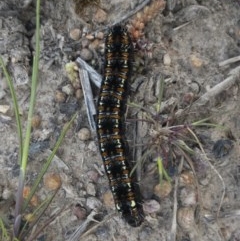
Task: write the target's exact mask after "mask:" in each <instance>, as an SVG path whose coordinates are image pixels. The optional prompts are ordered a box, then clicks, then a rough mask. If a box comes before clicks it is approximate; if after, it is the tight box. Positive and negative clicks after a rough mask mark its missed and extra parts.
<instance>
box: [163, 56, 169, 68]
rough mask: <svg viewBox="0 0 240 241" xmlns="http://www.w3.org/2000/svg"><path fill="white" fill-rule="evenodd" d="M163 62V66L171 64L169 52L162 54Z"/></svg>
mask: <svg viewBox="0 0 240 241" xmlns="http://www.w3.org/2000/svg"><path fill="white" fill-rule="evenodd" d="M163 64H164V65H165V66H170V65H171V58H170V55H169V54H164V56H163Z"/></svg>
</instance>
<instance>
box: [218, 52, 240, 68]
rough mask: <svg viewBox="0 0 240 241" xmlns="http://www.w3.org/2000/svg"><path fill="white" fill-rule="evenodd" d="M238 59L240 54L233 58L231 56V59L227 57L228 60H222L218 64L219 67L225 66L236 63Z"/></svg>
mask: <svg viewBox="0 0 240 241" xmlns="http://www.w3.org/2000/svg"><path fill="white" fill-rule="evenodd" d="M237 61H240V55H239V56H236V57H233V58H230V59H227V60H224V61H222V62H220V63H219V64H218V65H219V67H223V66H225V65H228V64H232V63H235V62H237Z"/></svg>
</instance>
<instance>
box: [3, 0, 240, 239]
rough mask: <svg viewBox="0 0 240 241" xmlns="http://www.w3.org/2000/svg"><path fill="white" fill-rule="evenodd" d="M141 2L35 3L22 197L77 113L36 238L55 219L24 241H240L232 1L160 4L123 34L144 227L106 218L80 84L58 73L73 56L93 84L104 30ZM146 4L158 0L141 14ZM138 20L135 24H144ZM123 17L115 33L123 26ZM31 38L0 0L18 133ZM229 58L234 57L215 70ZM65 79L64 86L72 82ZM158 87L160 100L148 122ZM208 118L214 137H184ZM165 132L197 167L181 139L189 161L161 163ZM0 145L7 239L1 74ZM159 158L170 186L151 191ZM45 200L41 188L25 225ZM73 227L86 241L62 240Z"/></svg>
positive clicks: (9, 137)
mask: <svg viewBox="0 0 240 241" xmlns="http://www.w3.org/2000/svg"><path fill="white" fill-rule="evenodd" d="M158 1H159V0H158ZM142 2H143V1H141V0H134V1H127V0H121V1H116V0H111V1H110V0H100V1H87V0H86V1H82V2H81V1H73V0H69V1H65V0H52V1H46V0H43V1H41V58H40V70H39V71H40V72H39V83H38V89H37V102H36V106H35V117H34V118H35V119H34V123H33V124H32V125H33V130H32V137H31V147H30V155H29V164H28V168H27V180H26V186H31V185H32V183H33V181H34V180H35V179H36V177H37V174H38V173H39V172H40V170H41V168H42V166H43V164H44V162H45V161H46V158H47V157H48V156H49V155H50V154H51V150H52V149H53V146H54V144H55V143H56V140H57V138H58V137H59V135H60V132H61V130H62V129H63V127H64V125H65V124H66V123H67V121H69V120H70V118H71V116H72V115H73V114H74V113H76V112H77V113H78V117H77V119H76V120H75V122H74V124H73V126H72V127H71V128H70V130H69V131H68V133H67V135H66V137H65V139H64V141H63V144H62V145H61V147H60V149H59V150H58V152H57V155H56V156H55V157H54V160H53V162H52V164H51V166H50V168H49V170H48V173H49V175H50V176H51V174H58V175H60V177H61V182H62V185H61V188H60V190H59V192H58V193H57V195H56V197H55V198H54V200H53V202H52V203H51V205H50V206H49V208H48V211H47V213H46V214H44V215H43V217H42V218H41V220H40V223H39V225H38V227H40V226H41V225H44V224H46V223H47V221H48V219H49V218H50V217H51V215H53V214H55V213H56V212H58V211H60V214H59V215H58V216H57V218H56V219H55V220H54V221H53V222H51V224H49V225H47V227H46V228H45V229H44V230H43V231H41V233H40V234H39V235H38V238H37V239H35V240H39V241H40V240H41V241H51V240H54V241H63V240H85V241H86V240H115V241H117V240H119V241H123V240H130V241H131V240H149V241H155V240H161V241H164V240H179V241H180V240H182V241H183V240H191V241H193V240H194V241H195V240H199V241H200V240H201V241H211V240H214V241H217V240H219V241H220V240H228V241H237V240H240V231H239V226H240V145H239V141H240V115H239V113H240V98H239V97H240V91H239V81H240V70H239V60H240V58H239V56H240V14H239V13H240V1H239V0H231V1H229V0H211V1H208V0H169V1H167V4H166V7H165V9H164V10H163V11H162V10H158V9H157V10H156V13H155V12H153V13H152V14H153V16H152V17H150V18H149V19H147V20H146V19H145V20H142V21H143V22H144V26H143V29H142V30H141V31H140V32H141V33H142V35H139V32H138V31H137V30H136V32H134V31H133V33H136V36H135V40H134V41H135V58H134V63H133V65H134V66H133V71H132V80H131V83H130V85H129V88H130V89H131V91H129V95H130V97H129V101H131V102H132V103H134V106H133V105H129V107H128V110H127V113H126V130H127V131H126V137H127V140H128V143H129V151H130V153H133V154H131V156H135V158H133V159H134V160H139V159H141V157H144V156H146V155H145V154H146V153H148V157H147V158H146V160H145V163H144V165H142V168H138V169H139V170H138V178H139V179H140V180H139V184H140V189H141V193H142V196H143V206H144V211H145V221H144V223H143V224H142V225H141V226H140V227H137V228H133V227H130V226H129V225H128V224H127V223H126V222H125V221H124V220H123V219H122V218H121V216H120V215H119V214H118V213H117V212H116V209H115V207H114V203H113V201H112V196H111V192H110V191H109V190H110V189H109V184H108V180H107V177H106V175H105V172H104V167H103V163H102V160H101V156H100V154H99V150H98V143H97V139H96V133H95V131H93V130H91V129H90V126H89V122H88V118H87V109H86V104H85V102H84V98H83V92H82V89H81V86H80V84H79V83H80V82H77V83H76V82H74V80H73V81H71V77H72V75H71V73H72V72H70V74H69V73H67V71H66V68H65V65H66V64H67V63H70V62H71V61H75V60H76V58H77V57H79V56H80V57H81V58H82V59H84V60H85V61H86V62H87V63H88V64H89V65H90V66H92V67H93V68H94V69H95V70H96V71H97V72H98V73H99V74H102V73H103V63H104V34H106V32H107V27H110V26H112V24H114V23H117V22H119V21H120V20H121V19H122V18H123V17H124V16H126V15H128V14H129V13H131V12H132V11H133V10H134V9H136V8H137V6H139V5H140V4H141V3H142ZM153 2H157V1H156V0H155V1H151V3H150V4H152V3H153ZM160 2H161V1H160ZM75 5H76V6H77V7H76V6H75ZM145 11H147V10H146V9H145ZM140 12H141V10H140ZM141 14H142V15H140V16H141V17H140V22H141V19H144V13H143V12H142V13H141ZM154 14H155V15H154ZM134 17H136V16H131V17H128V18H127V19H126V21H125V22H124V23H122V24H126V25H128V26H129V25H131V24H133V23H132V22H131V21H132V20H133V19H134ZM34 31H35V1H31V0H30V1H26V0H21V1H16V0H1V2H0V54H1V55H2V57H3V59H4V61H5V63H6V66H7V68H8V70H9V72H10V74H11V76H12V77H13V81H14V86H15V88H16V92H17V98H18V102H19V106H20V112H21V120H22V123H23V125H24V127H25V126H26V122H27V112H28V108H29V97H30V83H31V67H32V62H33V54H34V48H35V45H34V43H35V39H34V37H35V35H34ZM233 57H238V58H237V59H234V60H232V61H229V62H227V63H225V62H223V61H225V60H229V59H231V58H233ZM71 71H73V73H74V74H73V75H74V76H75V75H76V73H78V71H76V70H73V69H71ZM231 71H232V72H231ZM74 78H75V80H76V79H77V81H79V79H78V77H76V76H75V77H74ZM74 78H73V79H74ZM162 80H164V82H165V86H164V93H163V101H162V105H161V109H160V111H157V107H156V104H157V102H158V97H159V86H160V82H161V81H162ZM224 81H228V84H227V85H226V86H224V87H223V89H220V90H219V89H218V87H220V86H219V83H222V82H224ZM216 86H217V87H216ZM214 87H216V88H217V91H215V89H214ZM212 90H214V91H212ZM211 91H212V92H211ZM93 93H94V101H96V99H97V96H98V89H97V88H96V87H94V85H93ZM205 94H208V96H207V97H206V95H205ZM140 107H143V108H140ZM190 107H191V108H190ZM207 117H210V123H215V124H218V125H219V126H220V125H221V126H224V127H225V128H221V127H217V128H216V127H209V126H205V127H192V126H191V123H193V122H194V121H198V120H201V119H204V118H207ZM140 119H141V120H142V121H140ZM146 119H147V121H144V120H146ZM150 120H151V121H150ZM152 120H153V121H152ZM176 125H181V127H178V128H177V129H174V130H175V134H176V133H177V134H178V133H182V134H183V135H185V134H186V133H187V132H188V131H187V127H189V128H191V129H192V130H193V131H194V133H195V134H196V135H197V136H198V138H199V140H200V142H201V143H202V147H203V149H204V151H205V153H206V156H205V154H204V153H203V152H202V151H201V150H200V146H199V143H196V142H195V143H193V142H192V141H191V140H193V137H192V136H191V135H190V136H191V140H185V141H186V143H189V146H190V147H191V148H192V149H193V150H194V151H195V153H194V154H193V153H192V154H188V155H186V156H184V155H183V154H181V153H179V152H177V151H176V149H175V151H172V152H171V148H170V146H171V144H172V143H173V140H174V139H171V137H172V136H171V137H169V136H167V134H166V133H165V134H164V133H162V131H161V130H162V129H161V128H165V130H166V129H167V128H168V126H176ZM181 131H183V132H181ZM177 134H176V135H177ZM164 135H165V137H166V138H165V139H164V138H163V137H162V136H164ZM188 136H189V135H188ZM0 137H1V138H0V217H1V218H2V219H3V220H4V222H5V225H6V227H7V228H8V229H9V230H11V228H12V222H13V214H14V200H15V194H16V190H17V185H18V175H19V164H18V150H19V142H18V137H17V129H16V121H15V118H14V110H13V102H12V99H11V95H10V91H9V89H8V86H7V82H6V79H5V77H4V75H3V73H2V70H0ZM180 139H181V138H180ZM163 143H164V144H163ZM166 143H168V144H169V146H168V145H167V144H166ZM158 145H159V147H158ZM151 147H154V148H151ZM160 147H161V148H160ZM148 150H150V152H147V151H148ZM159 150H161V151H159ZM163 150H164V151H165V152H166V153H163V152H162V151H163ZM186 153H188V152H187V151H186ZM170 154H171V155H170ZM159 156H161V157H162V159H163V162H164V164H165V168H166V170H167V171H168V173H169V176H170V177H171V179H172V182H171V183H170V184H169V183H168V182H164V183H165V184H166V185H165V186H164V187H162V186H163V185H162V186H160V188H157V187H159V185H158V183H159V175H158V171H157V164H156V159H157V157H159ZM181 157H184V158H183V159H182V158H181ZM188 157H190V160H189V159H188ZM181 159H182V160H183V163H182V164H183V165H182V167H181V168H180V167H179V166H180V163H181ZM178 170H180V171H179V174H178ZM159 189H161V190H159ZM51 192H52V191H51V185H50V187H49V185H48V183H47V181H46V178H45V181H44V182H42V183H41V185H40V187H39V189H38V191H37V194H36V200H35V202H32V203H31V206H30V207H29V209H28V210H27V211H26V213H25V218H27V216H26V214H27V213H31V212H32V211H33V210H34V205H35V206H38V205H39V204H40V203H41V202H42V201H43V200H44V199H45V198H46V197H48V196H49V195H50V194H51ZM176 204H177V207H176V206H174V205H176ZM93 210H94V212H96V213H97V214H96V215H95V216H94V220H95V221H91V222H88V219H87V217H88V215H90V214H91V212H92V211H93ZM86 222H87V224H86ZM81 224H86V225H85V227H84V229H83V235H85V236H83V237H81V238H76V239H73V238H70V237H71V235H72V234H73V233H74V232H75V231H76V229H77V228H78V227H80V225H81ZM33 231H34V230H33ZM88 231H89V232H88ZM86 232H88V233H86ZM175 235H176V239H174V237H175Z"/></svg>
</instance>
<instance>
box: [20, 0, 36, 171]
mask: <svg viewBox="0 0 240 241" xmlns="http://www.w3.org/2000/svg"><path fill="white" fill-rule="evenodd" d="M35 50H36V52H35V56H34V58H33V73H32V83H31V96H30V106H29V111H28V121H27V129H26V135H25V139H24V144H23V156H22V163H21V169H22V170H24V171H23V172H24V173H25V170H26V167H27V162H28V153H29V143H30V136H31V122H32V116H33V113H34V106H35V101H36V91H37V79H38V66H39V56H40V0H37V6H36V47H35Z"/></svg>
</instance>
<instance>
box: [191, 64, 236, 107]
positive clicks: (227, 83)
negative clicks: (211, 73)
mask: <svg viewBox="0 0 240 241" xmlns="http://www.w3.org/2000/svg"><path fill="white" fill-rule="evenodd" d="M229 75H230V76H229V77H228V78H226V79H225V80H223V81H222V82H221V83H219V84H217V85H215V86H214V87H213V88H211V89H210V90H209V91H208V92H207V93H205V94H203V95H202V96H201V97H200V98H199V99H198V100H197V101H196V102H195V103H194V105H195V104H196V105H197V106H199V105H205V104H206V103H207V102H208V101H209V100H210V99H212V98H213V97H215V96H216V95H218V94H220V93H221V92H222V91H224V90H226V89H228V88H230V87H232V86H233V85H234V84H235V83H236V82H237V81H238V80H239V76H240V66H238V67H236V68H235V69H232V70H231V71H230V72H229Z"/></svg>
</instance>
